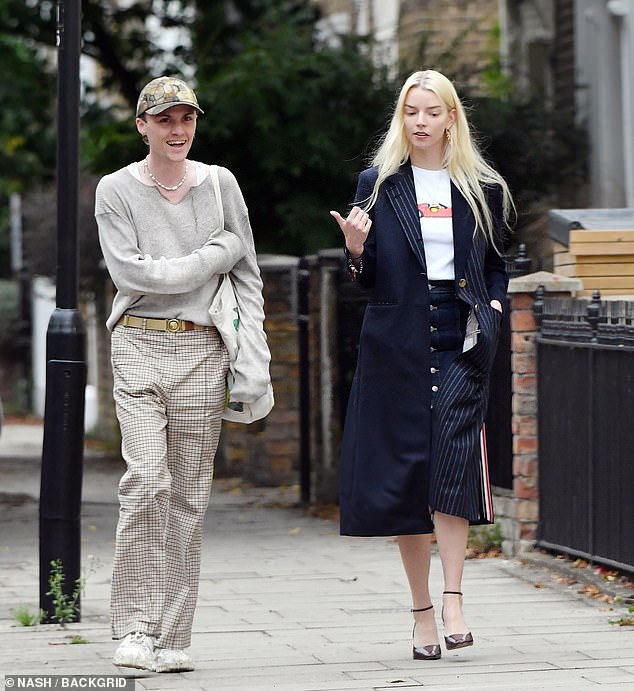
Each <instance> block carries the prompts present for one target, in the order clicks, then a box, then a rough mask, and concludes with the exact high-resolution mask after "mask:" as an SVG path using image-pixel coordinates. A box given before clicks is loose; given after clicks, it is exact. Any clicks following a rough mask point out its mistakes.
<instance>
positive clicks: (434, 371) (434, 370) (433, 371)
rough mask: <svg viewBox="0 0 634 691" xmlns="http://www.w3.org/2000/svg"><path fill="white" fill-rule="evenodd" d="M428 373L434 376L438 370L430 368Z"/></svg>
mask: <svg viewBox="0 0 634 691" xmlns="http://www.w3.org/2000/svg"><path fill="white" fill-rule="evenodd" d="M429 371H430V372H431V373H432V374H436V372H438V368H437V367H432V368H431V369H430V370H429Z"/></svg>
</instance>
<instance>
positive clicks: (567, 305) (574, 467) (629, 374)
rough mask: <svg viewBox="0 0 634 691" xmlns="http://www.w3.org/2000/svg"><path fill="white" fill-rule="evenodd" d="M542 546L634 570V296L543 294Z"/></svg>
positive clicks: (538, 308) (538, 310) (538, 306)
mask: <svg viewBox="0 0 634 691" xmlns="http://www.w3.org/2000/svg"><path fill="white" fill-rule="evenodd" d="M535 315H536V318H537V321H538V324H540V327H541V334H540V337H539V338H538V345H537V348H538V350H537V354H538V372H539V377H538V409H539V413H538V425H539V534H538V544H539V545H540V546H542V547H546V548H549V549H554V550H556V551H560V552H564V553H566V554H570V555H572V556H579V557H583V558H585V559H589V560H591V561H594V562H597V563H602V564H606V565H608V566H611V567H615V568H618V569H622V570H625V571H628V572H634V300H633V301H631V302H630V301H618V300H617V301H602V300H601V298H600V295H599V293H598V292H597V293H595V294H594V295H593V298H592V299H591V300H587V299H586V300H583V299H572V298H545V299H544V297H543V293H541V294H539V293H538V296H537V300H536V302H535Z"/></svg>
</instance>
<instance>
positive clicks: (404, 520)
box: [340, 164, 508, 536]
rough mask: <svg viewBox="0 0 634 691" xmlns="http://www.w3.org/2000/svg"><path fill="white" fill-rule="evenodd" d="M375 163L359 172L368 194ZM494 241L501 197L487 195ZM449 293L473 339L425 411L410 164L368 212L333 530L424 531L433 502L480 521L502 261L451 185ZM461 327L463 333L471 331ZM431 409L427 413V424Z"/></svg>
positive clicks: (424, 309)
mask: <svg viewBox="0 0 634 691" xmlns="http://www.w3.org/2000/svg"><path fill="white" fill-rule="evenodd" d="M376 178H377V172H376V169H369V170H366V171H364V172H363V173H361V175H360V176H359V183H358V187H357V193H356V201H357V202H361V201H362V200H364V199H367V198H368V197H369V196H370V194H371V192H372V189H373V187H374V182H375V181H376ZM485 192H486V194H487V199H488V202H489V205H490V208H491V210H492V212H493V215H494V218H495V219H496V228H497V229H498V231H499V237H500V243H501V238H502V194H501V191H500V190H499V188H487V189H486V190H485ZM451 196H452V208H453V232H454V255H455V256H454V265H455V285H456V294H457V295H458V297H459V298H460V299H461V300H463V301H464V302H465V303H467V305H469V308H470V321H471V322H472V323H475V322H473V320H474V318H475V320H477V326H478V329H479V333H478V334H477V336H478V337H477V343H476V344H475V345H474V346H473V347H471V348H470V349H469V350H467V351H466V352H463V353H462V354H461V355H459V356H458V357H457V359H456V360H455V361H454V362H453V364H452V365H451V367H450V368H449V369H448V370H447V372H446V374H445V378H444V379H443V381H442V384H441V387H440V390H439V392H438V394H437V395H436V398H435V401H434V408H433V413H432V411H431V410H430V397H431V390H430V388H431V376H430V361H429V352H430V351H429V347H430V343H429V334H430V325H429V292H428V291H429V286H428V279H427V270H426V264H425V252H424V247H423V240H422V235H421V229H420V220H419V215H418V208H417V205H416V192H415V187H414V179H413V174H412V168H411V166H410V165H409V164H406V165H404V166H403V167H402V168H401V169H400V170H399V171H398V172H397V173H395V174H394V175H392V176H390V177H389V178H388V179H387V180H386V181H385V182H384V183H383V184H382V186H381V189H380V191H379V195H378V199H377V202H376V204H375V205H374V207H373V208H372V210H371V212H370V216H371V217H372V221H373V223H372V228H371V231H370V234H369V236H368V239H367V241H366V244H365V248H364V259H363V262H364V267H363V272H362V273H361V274H360V275H359V277H358V279H357V280H358V282H359V284H360V285H361V286H362V287H364V288H365V289H367V290H368V291H369V301H368V305H367V307H366V310H365V314H364V318H363V324H362V327H361V334H360V341H359V355H358V361H357V369H356V372H355V376H354V380H353V384H352V388H351V392H350V398H349V402H348V410H347V413H346V421H345V425H344V434H343V440H342V453H341V486H340V508H341V534H342V535H357V536H372V535H374V536H380V535H407V534H418V533H429V532H432V529H433V527H432V523H431V520H430V515H429V508H428V507H429V506H431V507H432V508H433V509H435V510H440V511H443V512H445V513H450V514H453V515H458V516H462V517H463V518H467V519H468V520H469V521H470V522H471V523H473V524H475V523H486V522H488V520H487V517H486V516H485V515H484V513H483V510H482V507H481V488H482V472H481V450H480V430H481V427H482V423H483V421H484V418H485V414H486V405H487V398H488V378H489V372H490V368H491V365H492V362H493V358H494V356H495V350H496V348H497V340H498V333H499V326H500V320H501V317H500V315H499V313H498V312H497V311H496V310H494V309H493V308H492V307H491V306H490V301H491V300H493V299H498V300H500V302H502V304H504V297H505V295H506V288H507V284H508V278H507V275H506V272H505V269H504V261H503V260H502V259H501V257H500V256H499V254H498V253H497V252H496V251H495V249H494V248H492V247H491V245H490V243H489V242H487V240H486V238H485V236H484V234H483V233H481V232H477V233H475V234H474V226H475V221H474V217H473V214H472V212H471V210H470V209H469V206H468V205H467V203H466V201H465V199H464V198H463V197H462V195H461V194H460V193H459V192H458V190H457V188H456V187H455V186H454V185H453V183H452V185H451ZM468 330H469V328H468ZM432 415H433V419H432Z"/></svg>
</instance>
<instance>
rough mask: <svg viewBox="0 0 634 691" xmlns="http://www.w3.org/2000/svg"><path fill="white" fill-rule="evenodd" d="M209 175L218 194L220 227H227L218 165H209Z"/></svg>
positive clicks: (215, 192)
mask: <svg viewBox="0 0 634 691" xmlns="http://www.w3.org/2000/svg"><path fill="white" fill-rule="evenodd" d="M209 177H210V178H211V182H212V184H213V186H214V194H215V195H216V202H217V203H218V214H219V216H220V228H221V230H223V229H224V227H225V211H224V209H223V207H222V194H221V192H220V180H219V179H218V166H216V165H212V166H209Z"/></svg>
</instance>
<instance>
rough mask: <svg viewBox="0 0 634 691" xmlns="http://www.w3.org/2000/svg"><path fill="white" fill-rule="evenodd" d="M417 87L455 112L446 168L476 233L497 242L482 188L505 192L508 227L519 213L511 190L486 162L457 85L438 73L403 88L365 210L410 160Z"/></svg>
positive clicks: (413, 78)
mask: <svg viewBox="0 0 634 691" xmlns="http://www.w3.org/2000/svg"><path fill="white" fill-rule="evenodd" d="M415 87H418V88H420V89H427V90H428V91H432V92H433V93H434V94H436V96H438V98H440V99H441V100H442V101H443V103H444V104H445V105H446V106H447V108H448V109H449V110H452V109H453V110H454V111H455V113H456V119H455V122H454V124H453V125H452V127H451V132H450V135H449V136H448V137H447V138H446V139H445V144H444V151H443V161H442V165H443V168H447V171H448V172H449V177H450V178H451V180H452V182H453V183H454V184H455V185H456V187H457V188H458V190H459V191H460V193H461V194H462V196H463V197H464V198H465V199H466V201H467V204H468V205H469V207H470V209H471V211H472V212H473V216H474V218H475V228H474V231H475V230H477V229H478V228H481V229H482V230H483V231H484V232H485V234H486V235H487V236H488V238H489V239H490V240H491V242H494V227H493V217H492V215H491V210H490V209H489V205H488V204H487V202H486V198H485V195H484V191H483V189H482V186H483V185H499V186H500V187H501V188H502V198H503V213H504V222H505V223H506V224H507V225H508V219H509V216H510V214H511V212H513V211H514V210H515V206H514V204H513V199H512V197H511V193H510V190H509V188H508V185H507V184H506V182H505V181H504V178H502V176H501V175H500V174H499V173H498V172H497V171H496V170H494V169H493V168H492V167H491V166H490V165H489V164H488V163H487V162H486V161H485V160H484V158H483V157H482V154H481V153H480V151H479V150H478V147H477V145H476V143H475V141H474V140H473V137H472V134H471V130H470V128H469V123H468V121H467V116H466V114H465V110H464V107H463V105H462V103H461V102H460V99H459V98H458V94H457V93H456V89H455V87H454V85H453V84H452V83H451V81H450V80H449V79H447V77H445V75H444V74H441V73H440V72H437V71H435V70H424V71H419V72H414V73H413V74H411V75H410V76H409V77H408V78H407V80H406V81H405V83H404V84H403V86H402V88H401V91H400V94H399V97H398V99H397V101H396V105H395V107H394V114H393V115H392V120H391V122H390V126H389V128H388V130H387V132H386V133H385V135H384V136H383V138H382V140H381V142H380V144H379V147H378V149H377V150H376V153H375V154H374V156H373V158H372V165H373V166H376V167H377V168H378V177H377V180H376V184H375V185H374V189H373V190H372V194H371V195H370V197H369V198H368V200H367V201H366V202H365V204H364V207H365V210H366V211H368V210H369V209H371V208H372V206H374V204H375V203H376V200H377V196H378V193H379V188H380V186H381V184H382V183H383V182H384V181H385V179H386V178H387V177H389V176H390V175H392V174H393V173H396V171H397V170H398V169H399V168H400V167H401V166H402V165H403V164H405V163H407V161H408V160H409V157H410V153H411V146H410V143H409V141H408V139H407V136H406V134H405V126H404V106H405V99H406V98H407V94H408V93H409V91H410V89H413V88H415ZM494 244H495V243H494Z"/></svg>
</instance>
